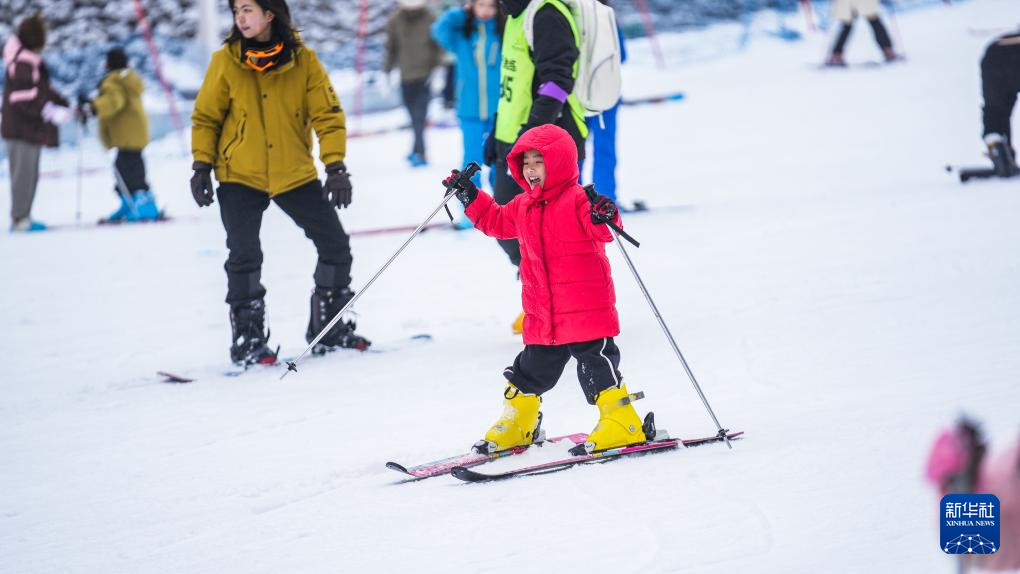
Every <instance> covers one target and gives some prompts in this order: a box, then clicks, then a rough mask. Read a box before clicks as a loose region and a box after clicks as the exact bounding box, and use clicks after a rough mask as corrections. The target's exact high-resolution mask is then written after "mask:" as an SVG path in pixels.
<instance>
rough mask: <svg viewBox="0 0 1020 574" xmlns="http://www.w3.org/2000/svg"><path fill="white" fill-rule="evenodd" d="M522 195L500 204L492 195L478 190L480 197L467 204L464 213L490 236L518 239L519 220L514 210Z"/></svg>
mask: <svg viewBox="0 0 1020 574" xmlns="http://www.w3.org/2000/svg"><path fill="white" fill-rule="evenodd" d="M520 197H522V196H521V195H518V196H517V197H515V198H514V199H512V200H511V201H510V203H508V204H506V205H499V204H498V203H496V201H495V200H493V199H492V196H491V195H489V194H488V193H485V192H484V191H482V190H478V197H476V198H475V200H474V201H472V202H471V205H468V206H467V209H465V210H464V215H467V217H468V219H470V220H471V221H472V222H473V223H474V224H475V229H477V230H478V231H481V232H482V233H484V234H486V235H488V236H489V237H495V238H496V239H516V238H517V221H516V218H515V217H514V212H515V210H516V207H517V200H518V199H519V198H520Z"/></svg>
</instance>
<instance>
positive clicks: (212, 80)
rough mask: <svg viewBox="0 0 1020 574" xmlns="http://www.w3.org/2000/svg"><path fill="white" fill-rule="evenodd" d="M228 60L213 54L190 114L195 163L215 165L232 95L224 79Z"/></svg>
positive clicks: (192, 149)
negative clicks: (224, 119) (225, 64)
mask: <svg viewBox="0 0 1020 574" xmlns="http://www.w3.org/2000/svg"><path fill="white" fill-rule="evenodd" d="M228 57H229V56H227V55H226V54H225V53H224V52H216V53H215V54H213V57H212V61H211V62H210V63H209V69H208V70H207V71H206V73H205V79H204V80H202V87H201V88H199V90H198V97H197V98H196V99H195V109H194V111H193V112H192V113H191V156H192V159H194V160H195V161H201V162H204V163H208V164H210V165H212V164H214V163H216V155H217V144H218V143H219V141H220V131H221V130H222V129H223V118H225V117H226V115H227V110H228V109H229V106H230V92H229V89H228V87H227V83H226V82H225V81H223V75H222V74H223V64H224V62H225V61H226V58H228Z"/></svg>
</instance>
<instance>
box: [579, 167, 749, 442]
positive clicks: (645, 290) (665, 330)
mask: <svg viewBox="0 0 1020 574" xmlns="http://www.w3.org/2000/svg"><path fill="white" fill-rule="evenodd" d="M584 189H585V192H586V193H587V194H588V198H589V199H593V198H594V196H595V186H594V185H588V186H585V188H584ZM610 229H611V230H612V234H613V236H614V237H615V238H616V244H617V245H618V246H619V247H620V253H621V254H622V255H623V259H624V261H626V262H627V267H630V272H631V273H633V274H634V279H635V280H636V281H637V284H638V287H640V288H641V293H643V294H644V296H645V300H646V301H648V306H649V307H651V308H652V313H654V314H655V318H656V319H657V320H658V321H659V326H660V327H662V332H663V333H665V334H666V339H668V340H669V344H670V346H672V347H673V352H674V353H676V356H677V358H678V359H680V364H681V365H683V367H684V371H686V372H687V378H689V379H690V380H691V384H693V385H694V390H695V391H697V392H698V396H699V397H701V402H702V403H703V404H704V405H705V409H706V410H707V411H708V415H709V416H710V417H712V422H713V423H715V428H716V429H717V430H718V431H719V432H718V433H717V436H719V437H720V438H721V439H723V440H724V441H726V446H727V447H729V448H730V449H732V448H733V445H732V444H730V439H729V437H728V436H727V434H726V433H727V432H729V429H724V428H723V427H722V425H721V424H719V419H718V418H716V416H715V411H713V410H712V406H711V405H709V404H708V399H707V398H705V393H704V392H702V390H701V385H699V384H698V380H697V379H696V378H694V373H693V372H692V371H691V367H690V366H689V365H688V364H687V359H684V355H683V353H681V352H680V347H678V346H677V344H676V339H674V338H673V334H672V333H670V332H669V327H668V326H666V321H665V320H663V318H662V314H661V313H659V308H658V307H656V306H655V301H654V300H652V296H651V294H650V293H648V288H647V287H645V282H644V281H642V280H641V275H640V274H639V273H638V271H637V268H636V267H634V262H633V261H631V260H630V255H629V254H628V253H627V248H626V247H624V246H623V242H622V241H620V234H619V233H617V229H619V228H618V227H617V226H615V225H612V226H610Z"/></svg>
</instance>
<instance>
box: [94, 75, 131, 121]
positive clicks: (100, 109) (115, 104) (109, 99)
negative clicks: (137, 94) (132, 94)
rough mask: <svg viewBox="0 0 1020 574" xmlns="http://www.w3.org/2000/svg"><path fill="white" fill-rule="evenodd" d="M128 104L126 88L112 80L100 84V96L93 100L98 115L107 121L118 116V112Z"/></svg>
mask: <svg viewBox="0 0 1020 574" xmlns="http://www.w3.org/2000/svg"><path fill="white" fill-rule="evenodd" d="M126 103H127V97H126V95H125V94H124V87H123V86H121V85H120V84H119V83H117V82H116V81H115V80H113V79H112V78H106V79H105V80H103V81H102V83H101V84H99V95H98V96H96V98H95V99H94V100H92V105H93V106H95V108H96V115H97V116H99V118H100V119H106V118H110V117H113V116H115V115H117V112H119V111H120V110H121V108H123V107H124V104H126Z"/></svg>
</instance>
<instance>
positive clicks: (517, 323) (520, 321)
mask: <svg viewBox="0 0 1020 574" xmlns="http://www.w3.org/2000/svg"><path fill="white" fill-rule="evenodd" d="M510 328H511V329H513V330H514V335H523V334H524V311H521V314H520V315H518V316H517V318H516V319H514V324H513V325H511V326H510Z"/></svg>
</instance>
